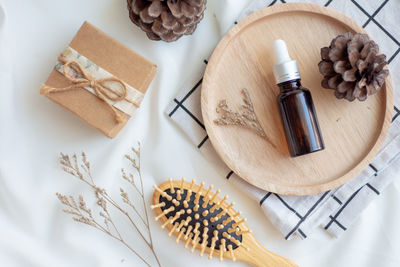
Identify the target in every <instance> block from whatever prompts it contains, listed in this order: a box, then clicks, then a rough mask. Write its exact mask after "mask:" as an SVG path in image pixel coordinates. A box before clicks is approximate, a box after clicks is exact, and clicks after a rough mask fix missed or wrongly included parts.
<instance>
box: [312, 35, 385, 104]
mask: <svg viewBox="0 0 400 267" xmlns="http://www.w3.org/2000/svg"><path fill="white" fill-rule="evenodd" d="M321 58H322V61H321V62H319V64H318V67H319V72H320V73H321V74H322V75H324V79H323V80H322V82H321V85H322V87H324V88H327V89H334V90H335V96H336V97H337V98H339V99H340V98H346V99H347V100H349V101H353V100H354V99H356V98H357V99H358V100H360V101H364V100H366V99H367V97H368V96H369V95H373V94H375V93H376V92H378V91H379V89H381V87H382V85H383V84H384V83H385V79H386V77H387V76H388V75H389V71H388V70H387V68H385V66H386V65H387V62H386V56H385V55H384V54H379V46H378V45H377V44H376V43H375V42H374V41H373V40H370V39H369V37H368V35H367V34H360V33H356V34H353V33H350V32H348V33H345V34H343V35H339V36H337V37H336V38H335V39H333V40H332V42H331V45H330V46H329V47H323V48H321Z"/></svg>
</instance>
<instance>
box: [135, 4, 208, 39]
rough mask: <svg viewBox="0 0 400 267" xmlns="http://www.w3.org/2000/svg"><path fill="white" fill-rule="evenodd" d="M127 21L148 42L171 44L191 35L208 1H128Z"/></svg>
mask: <svg viewBox="0 0 400 267" xmlns="http://www.w3.org/2000/svg"><path fill="white" fill-rule="evenodd" d="M127 1H128V10H129V17H130V18H131V20H132V22H133V23H134V24H136V25H137V26H139V27H140V28H141V29H142V30H143V31H145V32H146V34H147V36H148V37H149V38H150V39H151V40H163V41H166V42H173V41H176V40H177V39H179V38H180V37H181V36H182V35H189V34H192V33H193V32H194V30H195V29H196V26H197V24H198V23H199V22H200V20H201V19H202V18H203V16H204V10H205V8H206V3H207V0H127Z"/></svg>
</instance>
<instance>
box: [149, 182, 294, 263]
mask: <svg viewBox="0 0 400 267" xmlns="http://www.w3.org/2000/svg"><path fill="white" fill-rule="evenodd" d="M203 186H204V182H202V183H201V185H200V186H199V185H196V184H195V180H192V182H191V183H188V182H186V181H185V179H184V178H183V179H182V180H180V181H173V180H171V179H170V180H169V181H168V182H165V183H163V184H161V185H160V186H156V185H154V189H155V191H154V195H153V205H151V209H153V210H155V212H156V214H157V216H156V217H155V220H156V221H157V220H160V221H161V223H162V225H161V228H167V229H168V230H169V233H168V236H171V235H175V236H176V242H177V243H179V241H181V240H182V241H183V242H184V243H185V248H187V247H188V246H189V245H191V246H192V248H191V249H190V251H191V252H194V250H195V249H199V250H200V256H203V255H204V253H208V254H209V257H208V258H209V259H211V258H212V257H213V256H214V255H216V256H218V257H219V259H220V261H222V260H223V258H224V257H225V258H229V259H231V260H233V261H235V260H236V259H239V260H243V261H246V262H249V263H252V264H256V265H258V266H296V265H294V264H293V263H291V262H290V261H289V260H287V259H285V258H282V257H280V256H278V255H276V254H273V253H272V252H270V251H268V250H266V249H264V248H263V247H262V246H261V245H259V243H258V242H257V241H256V240H255V239H254V236H253V235H252V234H251V231H250V229H249V228H248V227H247V225H246V223H245V222H246V219H244V218H242V217H241V216H240V215H241V213H240V212H236V211H235V210H234V209H233V208H232V206H233V205H234V202H231V203H230V204H228V202H227V199H228V196H225V197H223V198H220V197H218V194H219V193H220V190H219V189H218V190H217V191H216V192H215V193H213V192H212V191H211V190H212V189H213V186H212V185H211V186H209V187H208V188H207V189H206V188H204V187H203ZM275 257H276V259H274V258H275ZM254 258H256V259H254ZM257 258H258V260H257ZM277 259H278V261H276V260H277ZM260 260H261V261H265V260H268V261H270V263H271V264H261V265H260V264H259V262H258V261H260ZM271 260H272V261H271ZM276 264H279V265H276Z"/></svg>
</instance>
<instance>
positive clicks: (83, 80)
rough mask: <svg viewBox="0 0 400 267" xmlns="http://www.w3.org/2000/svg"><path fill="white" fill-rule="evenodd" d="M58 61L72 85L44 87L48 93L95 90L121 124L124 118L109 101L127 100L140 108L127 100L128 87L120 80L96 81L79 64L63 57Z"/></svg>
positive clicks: (111, 78)
mask: <svg viewBox="0 0 400 267" xmlns="http://www.w3.org/2000/svg"><path fill="white" fill-rule="evenodd" d="M58 60H59V61H61V62H62V63H64V66H63V74H64V77H65V78H67V79H68V80H69V81H70V82H71V83H72V85H70V86H66V87H62V88H57V87H50V86H47V85H44V87H45V89H46V93H52V92H65V91H71V90H75V89H81V88H85V87H90V88H92V89H93V91H94V93H95V94H96V96H97V97H98V98H100V99H101V100H102V101H103V102H104V103H105V104H106V105H107V106H108V107H109V108H110V109H111V111H112V112H113V114H114V118H115V120H116V121H117V122H119V123H120V122H122V117H121V115H120V114H119V113H118V111H117V109H116V108H115V107H114V106H113V105H112V104H110V103H109V102H108V101H107V99H109V100H112V101H115V102H118V101H121V100H124V99H125V100H126V101H128V102H130V103H132V104H135V105H136V106H138V104H137V103H135V102H133V101H130V100H129V99H127V98H126V97H127V94H128V90H127V88H126V85H125V84H124V83H123V82H122V81H121V80H120V79H118V78H116V77H109V78H104V79H96V78H94V77H92V76H91V75H90V74H88V73H87V72H86V71H85V70H84V69H83V68H82V66H81V65H80V64H79V63H78V62H76V61H67V60H66V59H65V58H64V57H63V56H59V58H58ZM68 69H70V70H72V71H73V72H74V74H75V75H76V77H75V76H73V74H69V72H68ZM111 83H114V84H118V85H119V87H120V89H121V90H120V91H117V90H114V89H113V88H111V87H110V86H109V84H111Z"/></svg>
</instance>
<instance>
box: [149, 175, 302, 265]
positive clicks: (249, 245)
mask: <svg viewBox="0 0 400 267" xmlns="http://www.w3.org/2000/svg"><path fill="white" fill-rule="evenodd" d="M171 185H172V186H173V187H174V188H175V190H176V189H178V188H181V185H183V189H186V190H188V189H189V188H190V187H191V183H189V182H183V183H182V181H179V180H173V181H168V182H165V183H163V184H161V185H159V186H158V188H159V189H160V190H161V191H167V190H168V191H169V189H170V188H171ZM192 189H193V192H198V190H199V189H200V191H199V192H201V195H202V196H204V195H205V194H206V192H207V190H206V189H205V188H204V187H202V186H199V185H197V184H194V187H193V188H192ZM160 194H161V193H160V192H159V191H157V190H155V191H154V194H153V205H157V204H159V200H160ZM211 195H214V193H213V192H211ZM221 200H222V198H220V197H219V196H216V197H215V199H214V203H219V202H221ZM182 201H183V200H182ZM221 207H222V208H223V209H225V210H227V213H228V214H229V215H230V216H232V217H234V220H235V221H238V220H239V219H240V216H235V214H237V212H236V211H235V210H234V209H233V208H232V206H230V207H228V204H227V203H226V202H223V203H222V205H221ZM189 208H190V207H189ZM154 211H155V213H156V214H157V215H160V214H161V213H162V210H161V208H159V207H157V208H155V209H154ZM192 217H193V216H192ZM166 221H167V217H166V216H162V217H161V219H160V222H161V224H164V223H165V222H166ZM198 221H199V222H201V221H202V218H201V217H200V219H199V220H198ZM172 227H173V226H172V224H167V225H166V228H167V229H168V231H171V229H172ZM238 227H239V228H240V230H242V231H246V230H249V227H248V226H247V224H246V223H245V222H242V223H240V224H239V225H238ZM224 230H225V231H226V229H223V230H220V231H224ZM173 234H174V236H175V237H176V236H178V232H176V231H174V232H173ZM185 242H186V241H184V240H183V243H185ZM196 248H197V249H200V246H197V247H196ZM204 252H205V253H206V254H210V248H209V247H206V249H205V251H204ZM233 254H234V257H235V259H233V257H232V254H231V253H230V252H229V251H225V252H224V253H223V258H227V259H230V260H238V261H243V262H247V263H249V264H251V265H253V266H259V267H277V266H279V267H295V266H298V265H296V264H295V263H293V262H292V261H290V260H289V259H286V258H284V257H282V256H279V255H277V254H275V253H273V252H271V251H269V250H267V249H266V248H264V247H263V246H261V244H260V243H258V241H257V240H256V239H255V237H254V235H253V234H252V233H251V232H250V233H245V234H243V235H242V245H240V246H239V247H238V248H236V249H234V250H233ZM219 255H220V251H219V250H218V249H215V250H214V253H213V256H214V257H215V258H218V257H219ZM221 260H222V259H221Z"/></svg>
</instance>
